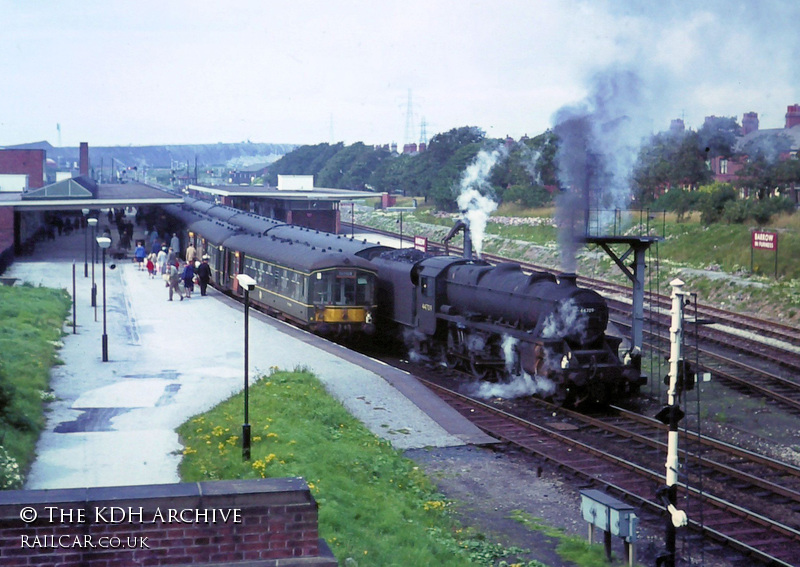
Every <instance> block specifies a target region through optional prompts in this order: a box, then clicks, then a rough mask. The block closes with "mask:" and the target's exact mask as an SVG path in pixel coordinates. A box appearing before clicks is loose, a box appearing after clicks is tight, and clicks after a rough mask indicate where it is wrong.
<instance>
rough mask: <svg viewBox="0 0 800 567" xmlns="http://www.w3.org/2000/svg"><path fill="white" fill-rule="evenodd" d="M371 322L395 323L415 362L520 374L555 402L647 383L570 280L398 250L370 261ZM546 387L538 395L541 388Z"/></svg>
mask: <svg viewBox="0 0 800 567" xmlns="http://www.w3.org/2000/svg"><path fill="white" fill-rule="evenodd" d="M372 263H373V264H374V265H375V266H376V267H377V269H378V286H379V287H378V305H379V313H378V316H379V321H383V320H386V319H388V320H390V321H391V322H393V323H395V324H398V325H400V326H401V327H402V328H403V329H404V330H405V331H406V335H407V336H410V341H409V342H410V343H411V347H412V348H413V349H416V350H417V351H418V352H419V353H420V354H421V355H423V356H427V357H428V358H429V359H434V360H438V361H440V362H442V363H443V364H446V365H448V366H452V367H455V366H460V367H462V368H465V369H468V370H469V371H471V372H472V373H473V374H474V376H475V377H476V378H478V379H490V380H498V379H500V380H503V379H507V378H508V377H510V376H513V375H522V374H523V373H525V374H527V375H528V376H529V377H531V378H532V379H534V380H535V381H536V382H537V383H539V385H540V387H542V389H545V390H549V393H550V397H552V398H554V399H555V400H556V401H558V402H559V403H561V404H564V405H570V406H577V405H580V404H584V403H587V402H589V403H600V404H605V403H608V402H609V401H611V400H618V399H621V398H627V397H629V396H631V395H634V394H636V393H637V392H638V391H639V388H640V386H641V385H642V384H643V383H644V382H645V378H643V377H642V376H640V372H639V370H638V368H637V367H636V365H630V364H625V363H623V362H622V361H621V360H620V358H619V356H618V349H619V346H620V343H621V341H622V339H620V338H616V337H612V336H609V335H607V334H606V327H607V325H608V307H607V305H606V302H605V300H604V299H603V298H602V297H601V296H600V295H599V294H597V293H596V292H594V291H592V290H589V289H585V288H580V287H578V286H577V285H576V277H575V275H573V274H562V275H561V276H559V277H556V276H553V275H551V274H548V273H541V272H538V273H536V272H535V273H531V274H527V273H524V272H523V271H522V269H521V267H520V266H519V265H518V264H513V263H508V264H500V265H496V266H493V265H490V264H488V263H486V262H484V261H481V260H467V259H464V258H460V257H454V256H428V255H426V254H423V253H421V252H417V251H412V250H404V251H401V252H384V253H382V254H380V255H379V256H377V257H375V258H373V260H372ZM545 385H546V386H547V387H546V388H545V387H544V386H545Z"/></svg>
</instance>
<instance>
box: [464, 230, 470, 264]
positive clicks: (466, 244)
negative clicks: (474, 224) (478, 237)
mask: <svg viewBox="0 0 800 567" xmlns="http://www.w3.org/2000/svg"><path fill="white" fill-rule="evenodd" d="M464 259H466V260H472V237H471V236H470V234H469V225H467V229H466V230H465V231H464Z"/></svg>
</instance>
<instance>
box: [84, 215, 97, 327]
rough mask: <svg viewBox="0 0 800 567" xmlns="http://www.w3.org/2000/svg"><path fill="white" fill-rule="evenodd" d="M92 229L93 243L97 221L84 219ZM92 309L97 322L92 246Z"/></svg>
mask: <svg viewBox="0 0 800 567" xmlns="http://www.w3.org/2000/svg"><path fill="white" fill-rule="evenodd" d="M86 222H88V223H89V226H91V227H92V241H93V242H94V240H95V238H96V232H97V219H96V218H95V217H89V218H88V219H86ZM92 307H94V320H95V321H97V284H96V283H95V281H94V246H92Z"/></svg>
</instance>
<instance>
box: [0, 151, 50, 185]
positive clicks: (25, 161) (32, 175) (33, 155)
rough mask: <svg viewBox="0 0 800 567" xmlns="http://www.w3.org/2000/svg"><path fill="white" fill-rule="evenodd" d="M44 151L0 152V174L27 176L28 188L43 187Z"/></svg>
mask: <svg viewBox="0 0 800 567" xmlns="http://www.w3.org/2000/svg"><path fill="white" fill-rule="evenodd" d="M44 160H45V151H44V150H0V173H14V174H17V175H19V174H28V187H29V188H30V189H38V188H39V187H44Z"/></svg>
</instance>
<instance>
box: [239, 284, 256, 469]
mask: <svg viewBox="0 0 800 567" xmlns="http://www.w3.org/2000/svg"><path fill="white" fill-rule="evenodd" d="M236 279H237V280H238V281H239V285H240V286H242V289H244V423H243V424H242V460H245V461H249V460H250V397H249V391H248V390H249V379H248V376H247V372H248V368H249V364H250V360H249V344H250V331H249V324H248V320H249V318H250V292H251V291H253V290H254V289H255V287H256V280H254V279H253V278H251V277H250V276H248V275H247V274H237V275H236Z"/></svg>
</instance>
